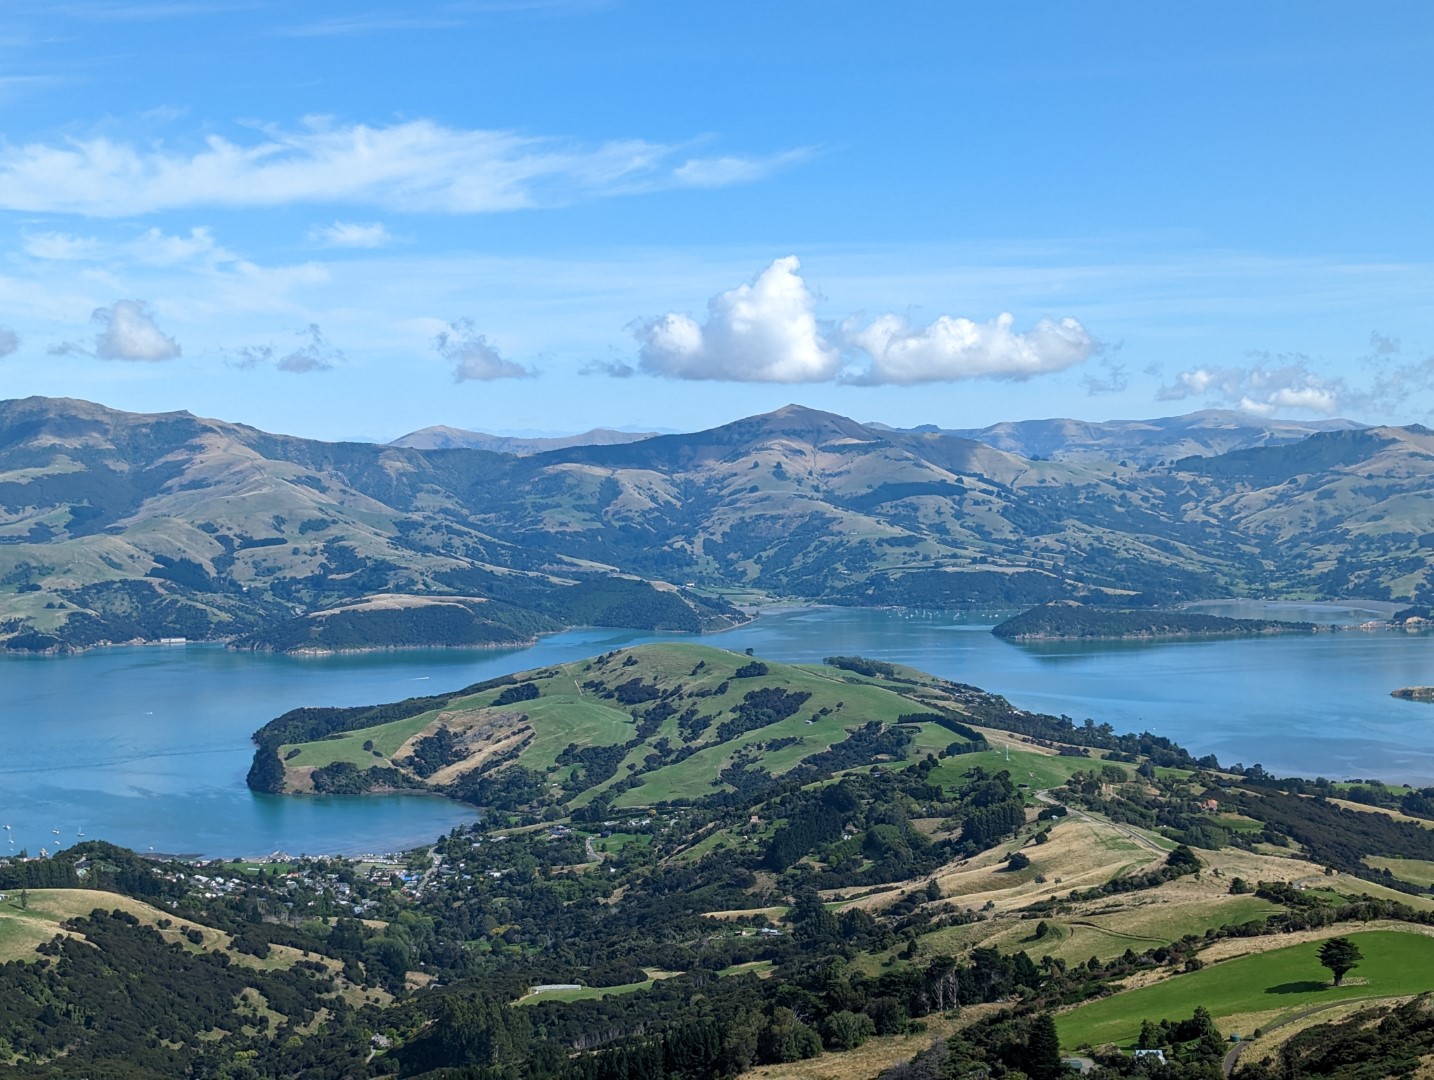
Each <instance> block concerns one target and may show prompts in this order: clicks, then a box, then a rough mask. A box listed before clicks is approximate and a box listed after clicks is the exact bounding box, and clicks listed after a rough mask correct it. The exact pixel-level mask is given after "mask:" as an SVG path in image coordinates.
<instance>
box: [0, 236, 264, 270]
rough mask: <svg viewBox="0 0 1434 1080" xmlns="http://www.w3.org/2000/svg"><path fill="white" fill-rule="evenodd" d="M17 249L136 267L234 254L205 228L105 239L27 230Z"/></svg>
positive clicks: (218, 260)
mask: <svg viewBox="0 0 1434 1080" xmlns="http://www.w3.org/2000/svg"><path fill="white" fill-rule="evenodd" d="M21 250H22V251H24V252H25V254H26V255H29V256H31V257H32V258H36V259H43V260H46V261H51V262H101V261H103V262H106V263H124V264H130V265H137V266H152V267H166V266H179V265H181V264H185V263H193V262H205V263H222V262H234V261H237V259H238V256H236V255H235V254H234V253H233V252H230V251H227V250H225V249H224V248H222V247H220V246H219V244H218V242H217V241H216V240H215V239H214V234H213V233H212V232H210V230H209V229H207V228H202V227H201V228H194V229H190V230H189V232H188V233H166V232H164V231H163V230H161V229H155V228H151V229H146V230H145V231H144V232H142V233H140V234H138V235H137V236H134V237H131V238H129V239H125V240H106V239H101V238H100V237H96V236H74V235H72V234H70V233H62V232H38V233H27V234H26V235H25V236H24V238H23V240H22V242H21Z"/></svg>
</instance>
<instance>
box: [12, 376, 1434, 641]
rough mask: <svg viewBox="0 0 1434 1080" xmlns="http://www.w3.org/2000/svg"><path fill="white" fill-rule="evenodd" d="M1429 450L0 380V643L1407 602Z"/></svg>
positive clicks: (1335, 441)
mask: <svg viewBox="0 0 1434 1080" xmlns="http://www.w3.org/2000/svg"><path fill="white" fill-rule="evenodd" d="M1431 462H1434V434H1431V433H1430V432H1428V431H1426V430H1424V429H1422V428H1418V427H1411V428H1375V429H1368V430H1363V431H1317V432H1315V433H1313V434H1311V435H1310V436H1309V437H1308V438H1306V439H1304V440H1303V441H1300V442H1292V443H1288V444H1284V445H1278V446H1258V447H1256V448H1253V449H1242V450H1238V451H1235V452H1232V453H1229V454H1225V455H1222V456H1216V457H1200V458H1187V459H1183V460H1181V461H1177V462H1174V463H1173V464H1160V465H1148V466H1145V467H1133V466H1131V465H1129V464H1125V465H1122V464H1119V463H1112V462H1110V461H1108V460H1086V461H1074V460H1067V461H1050V460H1037V459H1035V458H1031V459H1027V458H1024V457H1020V456H1017V455H1015V454H1012V453H1007V452H1004V451H1002V450H999V449H996V448H994V447H992V446H989V445H986V444H984V443H980V442H976V441H972V440H969V439H964V438H956V437H952V436H950V435H942V434H936V433H923V432H900V431H891V430H887V429H882V428H878V427H873V426H867V425H862V424H858V423H856V422H854V421H852V420H848V419H846V418H844V417H840V416H835V415H833V414H830V413H822V412H817V411H815V410H811V409H804V408H801V407H799V406H788V407H787V408H784V409H780V410H777V411H776V412H773V413H769V414H766V415H763V416H755V417H749V418H746V419H744V420H740V421H737V422H734V423H731V424H727V425H723V426H721V427H718V428H713V429H711V430H708V431H701V432H694V433H691V434H682V435H663V436H657V437H654V438H649V439H643V440H641V441H637V442H629V443H625V444H621V445H606V446H601V445H583V446H570V447H566V448H562V449H554V450H550V451H548V452H545V453H537V454H533V455H530V456H524V457H518V456H514V455H510V454H496V453H490V452H488V451H485V450H479V449H463V448H456V449H415V448H411V447H403V446H374V445H369V444H355V443H318V442H313V441H309V440H304V439H297V438H291V437H287V436H279V435H271V434H268V433H265V432H261V431H257V430H255V429H253V428H248V427H245V426H243V425H239V424H231V423H225V422H221V421H214V420H206V419H202V418H199V417H194V416H191V415H189V414H187V413H166V414H158V415H137V414H129V413H121V412H116V411H113V410H109V409H105V408H102V407H100V406H97V405H93V404H90V403H87V402H77V401H65V400H55V399H42V398H31V399H26V400H23V401H8V402H0V640H3V641H4V642H5V643H6V645H7V647H9V648H16V649H21V648H23V649H46V648H65V647H79V646H84V645H90V644H95V643H98V642H103V641H128V640H134V639H140V640H144V639H153V638H157V637H163V636H183V637H190V638H243V639H244V640H245V643H246V644H248V645H250V646H252V647H256V648H292V649H302V648H361V647H373V646H379V647H382V646H391V645H402V644H420V643H428V644H465V645H475V644H488V643H493V642H496V641H522V640H526V639H528V638H529V637H531V635H532V634H534V633H538V632H542V631H543V630H546V629H553V628H555V627H558V626H570V625H578V624H598V625H623V626H635V627H647V628H668V629H683V630H694V629H704V628H709V627H715V626H721V625H730V623H731V621H732V619H733V618H734V617H735V613H734V612H733V611H732V610H731V609H730V608H728V607H727V606H726V605H725V604H724V603H723V602H721V599H720V598H721V597H722V596H723V595H726V594H735V593H741V594H743V595H747V596H761V595H767V596H772V595H780V596H789V597H802V598H819V599H823V600H828V601H834V602H840V603H847V604H907V605H914V606H923V607H968V606H972V605H986V606H991V605H1000V606H1030V605H1032V604H1037V603H1044V602H1047V601H1050V600H1057V599H1069V598H1087V599H1095V600H1109V599H1110V598H1111V597H1117V598H1127V599H1124V600H1122V601H1121V602H1127V603H1135V602H1167V601H1173V600H1177V599H1191V598H1198V597H1204V596H1213V595H1230V594H1243V595H1283V596H1294V597H1300V596H1313V597H1320V596H1333V597H1340V596H1364V597H1376V598H1378V597H1386V598H1390V597H1392V598H1408V599H1410V600H1414V601H1417V602H1420V603H1427V602H1428V601H1429V599H1430V595H1429V592H1430V589H1431V583H1430V580H1429V573H1430V559H1429V557H1428V552H1429V550H1430V548H1429V547H1427V546H1426V539H1427V537H1428V535H1429V534H1428V532H1427V528H1426V526H1427V521H1428V518H1429V513H1428V508H1429V497H1430V496H1429V491H1430V483H1429V481H1430V473H1431ZM1132 596H1137V597H1139V598H1140V600H1139V601H1136V600H1130V599H1128V598H1130V597H1132ZM380 601H382V603H380ZM480 604H481V607H479V606H478V605H480Z"/></svg>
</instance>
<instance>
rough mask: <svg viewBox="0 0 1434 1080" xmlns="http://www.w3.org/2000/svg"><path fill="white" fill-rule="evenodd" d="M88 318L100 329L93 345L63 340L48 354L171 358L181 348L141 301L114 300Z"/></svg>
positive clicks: (106, 358) (113, 358) (147, 358)
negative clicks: (161, 327)
mask: <svg viewBox="0 0 1434 1080" xmlns="http://www.w3.org/2000/svg"><path fill="white" fill-rule="evenodd" d="M90 321H91V322H92V323H95V324H97V325H98V326H99V327H100V329H99V332H98V333H96V334H95V343H94V346H93V348H91V347H87V346H85V345H83V344H81V343H80V342H77V341H66V342H62V343H61V344H59V345H54V346H52V347H51V348H50V349H49V352H50V353H51V354H52V355H56V356H63V355H66V354H69V353H87V354H90V355H93V356H98V357H99V358H100V359H101V360H141V361H150V362H154V361H159V360H173V359H174V358H175V357H177V356H179V355H180V353H181V352H182V351H183V350H182V349H181V348H180V345H179V342H177V341H176V340H174V338H172V337H170V336H169V335H168V334H166V333H165V332H164V331H163V330H161V329H160V328H159V325H158V324H157V323H156V322H155V321H154V313H153V312H151V311H150V309H149V305H148V304H146V303H145V302H144V301H143V300H116V301H115V302H114V303H113V304H111V305H110V306H109V307H102V308H96V309H95V310H94V312H93V314H91V315H90Z"/></svg>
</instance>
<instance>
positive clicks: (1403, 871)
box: [1364, 855, 1434, 889]
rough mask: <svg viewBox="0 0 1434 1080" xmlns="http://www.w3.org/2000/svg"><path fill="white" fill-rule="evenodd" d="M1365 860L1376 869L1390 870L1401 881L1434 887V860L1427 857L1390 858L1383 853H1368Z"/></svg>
mask: <svg viewBox="0 0 1434 1080" xmlns="http://www.w3.org/2000/svg"><path fill="white" fill-rule="evenodd" d="M1364 861H1365V862H1366V863H1367V864H1368V865H1370V866H1372V867H1374V868H1375V869H1376V870H1388V871H1389V872H1390V873H1391V874H1393V875H1394V876H1395V877H1397V878H1398V879H1399V880H1400V881H1407V882H1409V883H1410V884H1411V885H1423V886H1424V887H1425V888H1426V889H1428V888H1434V862H1430V861H1429V860H1427V859H1390V858H1385V857H1384V856H1382V855H1366V856H1365V857H1364Z"/></svg>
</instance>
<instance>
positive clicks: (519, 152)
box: [0, 117, 802, 217]
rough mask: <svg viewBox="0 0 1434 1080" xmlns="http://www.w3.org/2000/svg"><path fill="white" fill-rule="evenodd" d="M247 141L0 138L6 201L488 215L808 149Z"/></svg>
mask: <svg viewBox="0 0 1434 1080" xmlns="http://www.w3.org/2000/svg"><path fill="white" fill-rule="evenodd" d="M254 136H255V137H254V138H252V139H250V140H248V141H243V142H240V141H236V140H232V139H227V138H224V137H222V136H219V135H211V136H209V137H208V138H206V139H205V140H204V142H203V144H202V146H198V147H196V148H194V149H190V150H177V149H174V148H172V147H171V146H169V145H166V144H161V143H146V144H140V143H136V142H126V141H122V140H117V139H113V138H109V137H106V136H94V137H90V138H82V137H71V138H67V139H64V140H61V141H57V142H49V143H46V142H31V143H26V144H23V145H16V146H5V147H0V209H6V210H19V211H28V212H45V213H70V214H80V215H85V216H90V217H126V216H135V215H141V214H148V213H154V212H158V211H164V210H175V209H184V208H193V207H201V206H215V207H273V206H287V205H295V204H314V203H330V204H342V205H352V206H369V207H378V208H382V209H387V210H392V211H400V212H426V213H447V214H482V213H495V212H500V211H509V210H518V209H523V208H527V207H538V206H555V205H561V204H564V203H569V202H573V201H578V200H582V199H591V198H603V197H610V196H615V195H628V194H635V193H639V192H643V191H655V190H662V189H670V188H682V187H720V186H724V185H728V184H736V183H750V182H752V181H754V180H758V179H760V178H762V177H763V176H766V175H768V174H770V173H772V172H774V171H776V170H778V169H781V168H784V167H786V166H788V165H790V164H791V163H793V162H794V161H796V160H799V159H800V157H801V156H802V152H800V151H790V150H789V151H784V152H780V153H777V154H770V155H721V156H718V157H704V156H701V155H697V154H692V153H691V144H688V143H657V142H650V141H647V140H643V139H614V140H609V141H606V142H601V143H595V144H593V143H582V142H578V141H575V140H571V139H563V138H554V137H542V136H533V135H525V134H520V133H518V132H513V131H503V130H489V129H477V128H454V127H449V126H446V125H443V124H439V123H435V122H434V121H431V120H411V121H406V122H403V123H396V124H390V125H387V126H383V125H368V124H343V123H337V122H334V121H332V120H330V119H328V118H324V117H311V118H309V119H307V120H306V121H305V122H304V123H303V124H302V125H300V126H299V127H298V128H295V129H284V128H280V127H277V126H269V127H264V128H262V129H258V130H256V131H255V132H254Z"/></svg>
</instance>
